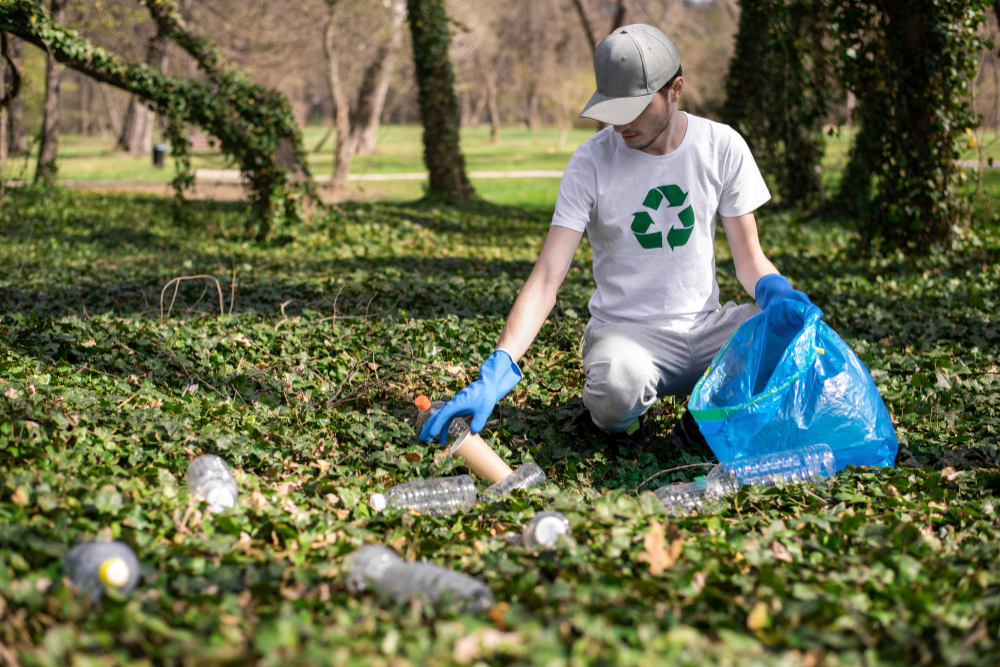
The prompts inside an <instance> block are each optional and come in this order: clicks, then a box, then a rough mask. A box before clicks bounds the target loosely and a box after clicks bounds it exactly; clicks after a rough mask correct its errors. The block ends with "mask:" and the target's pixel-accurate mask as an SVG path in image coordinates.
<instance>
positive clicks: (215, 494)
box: [205, 486, 236, 512]
mask: <svg viewBox="0 0 1000 667" xmlns="http://www.w3.org/2000/svg"><path fill="white" fill-rule="evenodd" d="M205 500H206V501H207V502H208V509H209V511H210V512H221V511H222V510H223V509H225V508H226V507H233V506H234V505H236V497H235V496H234V495H233V492H232V490H231V489H227V488H226V487H224V486H217V487H216V488H214V489H212V490H211V491H209V492H208V495H207V496H206V497H205Z"/></svg>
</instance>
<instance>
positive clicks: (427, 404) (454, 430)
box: [413, 394, 469, 449]
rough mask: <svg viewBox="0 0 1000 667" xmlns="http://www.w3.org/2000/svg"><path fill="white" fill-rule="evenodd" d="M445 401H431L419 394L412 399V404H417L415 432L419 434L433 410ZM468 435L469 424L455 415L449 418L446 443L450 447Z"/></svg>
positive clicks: (439, 407) (438, 408)
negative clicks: (449, 423) (449, 424)
mask: <svg viewBox="0 0 1000 667" xmlns="http://www.w3.org/2000/svg"><path fill="white" fill-rule="evenodd" d="M445 402H446V401H434V402H433V403H432V402H431V400H430V399H429V398H427V397H426V396H424V395H423V394H420V395H419V396H417V397H416V398H415V399H414V400H413V404H414V405H415V406H417V411H418V412H417V433H418V434H419V433H420V431H421V429H423V428H424V424H425V423H426V422H427V420H428V419H430V418H431V415H433V414H434V413H435V412H437V411H438V410H440V409H441V406H443V405H444V404H445ZM468 435H469V425H468V424H467V423H465V420H464V419H462V418H461V417H455V418H454V419H452V420H451V426H449V427H448V443H447V444H448V445H449V446H451V448H452V449H455V448H457V447H458V445H459V444H461V442H462V440H464V439H465V438H466V436H468Z"/></svg>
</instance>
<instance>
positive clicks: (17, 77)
mask: <svg viewBox="0 0 1000 667" xmlns="http://www.w3.org/2000/svg"><path fill="white" fill-rule="evenodd" d="M5 39H6V40H7V42H6V52H5V57H6V58H7V61H8V63H9V64H10V67H9V68H8V69H7V70H6V75H5V78H6V84H7V85H6V90H7V92H8V94H9V95H10V101H9V103H8V104H7V149H8V152H9V153H8V154H9V155H23V154H24V153H27V152H28V135H27V133H25V131H24V96H23V95H21V94H20V89H21V74H22V72H21V40H19V39H17V38H16V37H14V36H13V35H6V36H5Z"/></svg>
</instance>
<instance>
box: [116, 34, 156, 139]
mask: <svg viewBox="0 0 1000 667" xmlns="http://www.w3.org/2000/svg"><path fill="white" fill-rule="evenodd" d="M169 44H170V41H169V36H168V34H167V31H166V30H164V25H163V23H158V24H157V27H156V34H155V35H153V37H152V38H150V40H149V45H148V46H147V47H146V64H147V65H149V66H150V67H154V68H156V69H158V70H160V71H161V72H165V71H166V69H167V59H168V57H169V53H168V47H169ZM155 120H156V114H155V113H154V112H153V110H152V109H150V108H149V107H148V106H146V104H145V103H144V102H143V100H142V98H141V97H139V96H138V95H133V96H132V97H131V99H129V103H128V107H127V109H126V111H125V119H124V121H122V131H121V134H119V135H118V142H117V144H116V145H115V148H117V149H120V150H123V151H126V152H127V153H129V154H130V155H149V153H150V151H151V150H152V143H153V124H154V121H155Z"/></svg>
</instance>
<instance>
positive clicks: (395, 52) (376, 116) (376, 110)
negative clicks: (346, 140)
mask: <svg viewBox="0 0 1000 667" xmlns="http://www.w3.org/2000/svg"><path fill="white" fill-rule="evenodd" d="M405 20H406V2H405V0H392V24H391V32H390V37H389V44H388V47H387V48H386V49H385V51H384V52H382V53H380V55H382V68H381V70H380V71H379V76H378V82H377V83H376V84H375V88H374V92H373V93H372V99H371V113H370V114H369V115H368V117H367V118H364V117H362V119H361V123H362V127H361V130H360V136H359V137H358V149H357V150H358V152H359V153H361V154H362V155H371V154H372V153H374V152H375V138H376V137H377V136H378V128H379V125H380V124H381V122H382V111H383V110H384V109H385V99H386V96H387V95H388V94H389V83H390V81H392V75H393V74H394V73H395V70H396V62H397V61H398V60H399V50H400V47H401V46H402V43H403V22H404V21H405ZM359 108H360V105H359Z"/></svg>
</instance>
